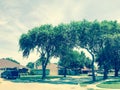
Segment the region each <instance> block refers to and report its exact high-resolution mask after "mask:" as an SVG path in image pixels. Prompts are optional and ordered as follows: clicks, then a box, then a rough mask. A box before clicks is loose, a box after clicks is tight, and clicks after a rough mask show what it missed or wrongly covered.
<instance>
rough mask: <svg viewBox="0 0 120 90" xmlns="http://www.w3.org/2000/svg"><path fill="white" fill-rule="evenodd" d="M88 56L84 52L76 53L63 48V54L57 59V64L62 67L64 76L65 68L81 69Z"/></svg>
mask: <svg viewBox="0 0 120 90" xmlns="http://www.w3.org/2000/svg"><path fill="white" fill-rule="evenodd" d="M87 59H88V58H87V57H86V56H85V53H83V52H81V53H78V52H77V51H73V50H65V52H64V55H63V56H62V57H61V59H60V61H59V66H61V67H62V68H64V77H66V74H67V69H73V70H74V69H78V70H81V68H83V67H84V66H85V65H86V63H87V64H88V62H86V60H87Z"/></svg>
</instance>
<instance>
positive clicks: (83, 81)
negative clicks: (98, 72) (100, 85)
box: [79, 76, 102, 87]
mask: <svg viewBox="0 0 120 90" xmlns="http://www.w3.org/2000/svg"><path fill="white" fill-rule="evenodd" d="M101 80H102V76H96V81H95V82H93V81H92V77H91V76H86V77H83V78H80V81H79V82H80V83H79V84H80V86H82V87H85V86H87V85H89V84H94V83H96V82H99V81H101Z"/></svg>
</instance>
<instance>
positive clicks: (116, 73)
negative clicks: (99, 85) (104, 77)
mask: <svg viewBox="0 0 120 90" xmlns="http://www.w3.org/2000/svg"><path fill="white" fill-rule="evenodd" d="M118 72H119V69H117V68H115V75H114V76H115V77H118V76H119V75H118Z"/></svg>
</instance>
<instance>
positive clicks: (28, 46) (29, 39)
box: [19, 25, 55, 79]
mask: <svg viewBox="0 0 120 90" xmlns="http://www.w3.org/2000/svg"><path fill="white" fill-rule="evenodd" d="M54 43H55V39H54V31H53V27H52V25H42V26H40V27H36V28H33V29H32V30H29V31H28V33H27V34H22V35H21V37H20V40H19V45H20V50H21V51H22V52H23V56H24V57H28V56H29V54H30V53H31V51H33V50H35V49H36V50H37V52H38V53H39V54H40V58H41V60H42V71H43V74H42V79H45V77H46V66H47V64H48V62H49V60H50V58H51V57H52V56H53V55H54V54H53V53H54V50H55V46H54Z"/></svg>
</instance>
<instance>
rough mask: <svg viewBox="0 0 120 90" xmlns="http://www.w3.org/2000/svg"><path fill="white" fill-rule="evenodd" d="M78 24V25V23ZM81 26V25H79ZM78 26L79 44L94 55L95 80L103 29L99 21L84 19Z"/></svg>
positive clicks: (93, 74) (93, 72) (92, 64)
mask: <svg viewBox="0 0 120 90" xmlns="http://www.w3.org/2000/svg"><path fill="white" fill-rule="evenodd" d="M76 26H77V25H76ZM78 26H79V27H78ZM78 26H77V32H78V33H77V36H78V40H77V45H78V46H80V47H82V48H84V49H86V50H87V51H88V52H89V53H90V54H91V56H92V63H91V66H92V79H93V81H95V80H96V79H95V71H94V62H95V58H96V55H97V54H98V52H99V49H100V45H101V37H100V36H101V29H100V23H99V22H98V21H94V22H88V21H87V20H83V21H81V22H79V23H78Z"/></svg>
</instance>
